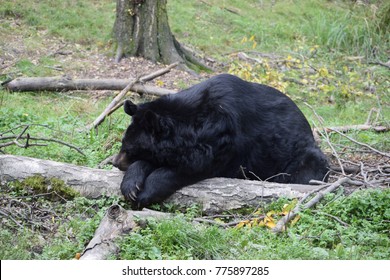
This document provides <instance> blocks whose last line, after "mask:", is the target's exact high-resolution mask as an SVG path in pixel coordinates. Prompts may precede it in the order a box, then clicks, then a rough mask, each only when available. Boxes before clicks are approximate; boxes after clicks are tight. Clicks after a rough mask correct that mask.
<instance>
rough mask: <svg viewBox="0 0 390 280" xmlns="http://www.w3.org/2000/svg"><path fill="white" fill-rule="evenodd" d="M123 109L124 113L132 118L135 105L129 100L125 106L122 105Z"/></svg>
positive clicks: (135, 110) (135, 108)
mask: <svg viewBox="0 0 390 280" xmlns="http://www.w3.org/2000/svg"><path fill="white" fill-rule="evenodd" d="M123 108H124V109H125V113H126V114H128V115H129V116H134V114H135V112H137V109H138V107H137V105H135V104H134V103H133V102H131V101H130V100H126V101H125V104H124V105H123Z"/></svg>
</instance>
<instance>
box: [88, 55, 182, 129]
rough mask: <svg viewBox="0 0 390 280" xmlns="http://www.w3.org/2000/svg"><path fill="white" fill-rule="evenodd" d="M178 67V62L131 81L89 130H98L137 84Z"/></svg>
mask: <svg viewBox="0 0 390 280" xmlns="http://www.w3.org/2000/svg"><path fill="white" fill-rule="evenodd" d="M177 65H179V63H178V62H176V63H173V64H171V65H169V66H167V67H166V68H164V69H160V70H158V71H155V72H153V73H150V74H148V75H144V76H142V77H140V78H137V79H135V80H133V81H131V82H130V83H129V84H128V85H127V86H126V87H125V88H124V89H123V90H122V91H121V92H120V93H119V94H118V95H117V96H116V97H115V98H114V99H113V100H112V101H111V103H110V104H109V105H108V106H107V107H106V109H104V111H103V112H102V113H101V114H100V115H99V116H98V117H97V118H96V119H95V120H94V121H93V122H92V124H90V125H89V126H87V129H88V130H90V129H92V128H96V127H97V126H98V125H99V124H100V123H102V122H103V120H104V119H105V118H106V116H107V115H108V114H110V113H112V111H111V110H112V109H113V108H114V107H115V106H116V105H117V104H118V103H119V102H120V101H121V100H122V98H123V97H124V96H125V95H126V93H127V92H128V91H129V90H131V89H132V88H133V87H134V85H135V84H137V83H138V82H140V83H144V82H147V81H150V80H153V79H154V78H156V77H159V76H161V75H164V74H165V73H168V72H169V71H171V69H172V68H174V67H176V66H177Z"/></svg>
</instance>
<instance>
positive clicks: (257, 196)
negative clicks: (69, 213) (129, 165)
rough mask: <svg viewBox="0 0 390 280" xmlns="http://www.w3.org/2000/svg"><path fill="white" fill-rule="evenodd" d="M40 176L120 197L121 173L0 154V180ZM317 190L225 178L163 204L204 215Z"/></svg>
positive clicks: (92, 192) (190, 189) (180, 192)
mask: <svg viewBox="0 0 390 280" xmlns="http://www.w3.org/2000/svg"><path fill="white" fill-rule="evenodd" d="M34 175H40V176H43V177H45V178H53V177H54V178H58V179H61V180H63V181H64V182H65V183H66V184H67V185H68V186H69V187H71V188H73V189H75V190H76V191H78V192H79V193H80V194H81V195H83V196H86V197H89V198H97V197H100V196H102V195H109V196H110V195H118V196H121V193H120V190H119V186H120V183H121V180H122V177H123V172H122V171H108V170H102V169H94V168H88V167H83V166H76V165H72V164H67V163H60V162H55V161H50V160H42V159H36V158H28V157H22V156H12V155H0V181H2V182H9V181H15V180H24V179H26V178H28V177H31V176H34ZM316 188H318V186H313V185H293V184H278V183H270V182H260V181H249V180H239V179H228V178H213V179H208V180H204V181H201V182H198V183H196V184H194V185H191V186H187V187H184V188H182V189H180V190H178V191H177V192H176V193H175V194H173V195H172V196H171V197H170V198H169V199H168V200H167V202H171V203H173V204H175V205H180V206H182V207H190V206H191V205H193V204H195V203H198V204H200V205H202V209H203V212H204V213H217V212H222V211H228V210H233V209H240V208H243V207H248V206H249V207H257V206H258V205H259V204H260V203H268V202H270V201H271V200H274V199H277V198H279V197H288V198H300V197H302V196H303V195H304V194H305V193H307V192H309V191H312V190H313V189H316Z"/></svg>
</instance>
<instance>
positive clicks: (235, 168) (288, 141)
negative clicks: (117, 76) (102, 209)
mask: <svg viewBox="0 0 390 280" xmlns="http://www.w3.org/2000/svg"><path fill="white" fill-rule="evenodd" d="M124 108H125V112H126V113H128V114H129V115H131V116H132V117H133V121H132V124H131V125H130V126H129V127H128V129H127V131H126V133H125V136H124V138H123V141H122V148H121V152H120V153H119V155H118V156H117V157H116V159H115V160H114V165H116V166H118V167H119V168H120V169H121V170H126V174H125V176H124V179H123V182H122V184H121V191H122V193H123V195H124V196H125V197H126V198H127V199H129V200H130V201H131V202H132V204H133V206H134V207H135V208H143V207H145V206H147V205H150V204H152V203H156V202H161V201H163V200H164V199H166V198H167V197H169V196H170V195H171V194H173V193H174V192H175V191H176V190H178V189H180V188H182V187H183V186H186V185H188V184H193V183H195V182H197V181H200V180H202V179H206V178H211V177H228V178H251V179H255V178H260V179H262V180H269V181H274V182H282V183H300V184H306V183H308V182H309V180H311V179H315V180H326V174H327V171H328V163H327V160H326V157H325V155H324V154H323V153H322V152H321V150H320V149H319V148H318V147H317V146H316V144H315V141H314V138H313V134H312V131H311V128H310V125H309V123H308V122H307V120H306V118H305V116H304V115H303V114H302V112H301V111H300V110H299V108H298V107H297V106H296V105H295V104H294V102H293V101H292V100H291V99H290V98H288V97H287V96H286V95H284V94H283V93H281V92H279V91H278V90H276V89H274V88H271V87H268V86H265V85H260V84H256V83H250V82H246V81H243V80H241V79H239V78H237V77H235V76H232V75H228V74H223V75H218V76H215V77H213V78H211V79H209V80H206V81H204V82H202V83H200V84H198V85H195V86H193V87H191V88H189V89H186V90H183V91H181V92H179V93H177V94H172V95H168V96H164V97H161V98H159V99H157V100H155V101H152V102H148V103H144V104H141V105H139V106H137V105H135V104H133V103H131V102H130V101H126V102H125V105H124Z"/></svg>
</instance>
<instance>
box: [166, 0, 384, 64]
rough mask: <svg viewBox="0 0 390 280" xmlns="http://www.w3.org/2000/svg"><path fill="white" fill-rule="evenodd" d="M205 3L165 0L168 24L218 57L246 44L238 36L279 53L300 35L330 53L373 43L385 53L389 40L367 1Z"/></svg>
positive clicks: (360, 50)
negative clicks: (251, 38)
mask: <svg viewBox="0 0 390 280" xmlns="http://www.w3.org/2000/svg"><path fill="white" fill-rule="evenodd" d="M378 2H380V1H378ZM207 3H209V4H210V5H211V7H210V6H208V5H206V4H204V3H203V2H198V3H194V2H189V1H183V0H175V1H168V4H169V8H170V9H169V10H170V14H169V16H170V19H171V27H172V30H173V32H174V33H175V34H176V35H177V36H178V37H179V38H180V39H181V40H182V41H184V42H188V43H190V44H192V45H194V46H196V47H197V48H198V49H200V50H201V51H205V52H206V53H208V54H214V55H218V57H220V56H221V57H224V56H226V53H232V52H236V51H238V50H242V49H248V48H250V46H243V45H242V44H241V43H240V42H241V40H242V38H243V37H244V36H247V37H250V36H255V38H256V41H257V46H256V48H255V49H256V50H258V51H263V52H264V51H265V52H275V51H276V52H279V53H280V52H282V51H286V50H289V49H292V48H293V47H294V46H295V44H296V42H297V41H302V40H304V41H305V42H306V43H307V44H310V45H319V46H321V47H323V48H324V49H326V50H327V51H328V52H330V53H332V52H336V53H337V52H340V51H341V52H343V53H344V54H345V53H348V54H349V55H364V56H367V57H371V56H372V53H371V52H372V51H373V48H376V49H377V50H379V52H380V54H381V55H383V57H385V51H386V49H388V46H389V43H390V42H389V34H388V33H382V32H379V31H378V28H379V26H380V19H381V18H379V17H378V16H377V15H376V14H375V13H374V11H373V10H370V8H368V7H367V6H358V5H356V6H353V5H352V4H351V3H349V1H332V2H329V1H328V2H327V1H315V0H304V1H274V5H272V4H271V1H236V0H226V1H223V2H221V1H215V0H214V1H207ZM261 3H262V4H261ZM229 9H230V10H234V11H236V12H237V13H238V15H237V14H235V13H231V12H229V11H228V10H229ZM183 22H186V23H187V24H183ZM219 34H223V35H224V36H220V35H219ZM383 44H385V45H383ZM215 46H218V47H217V48H215Z"/></svg>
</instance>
